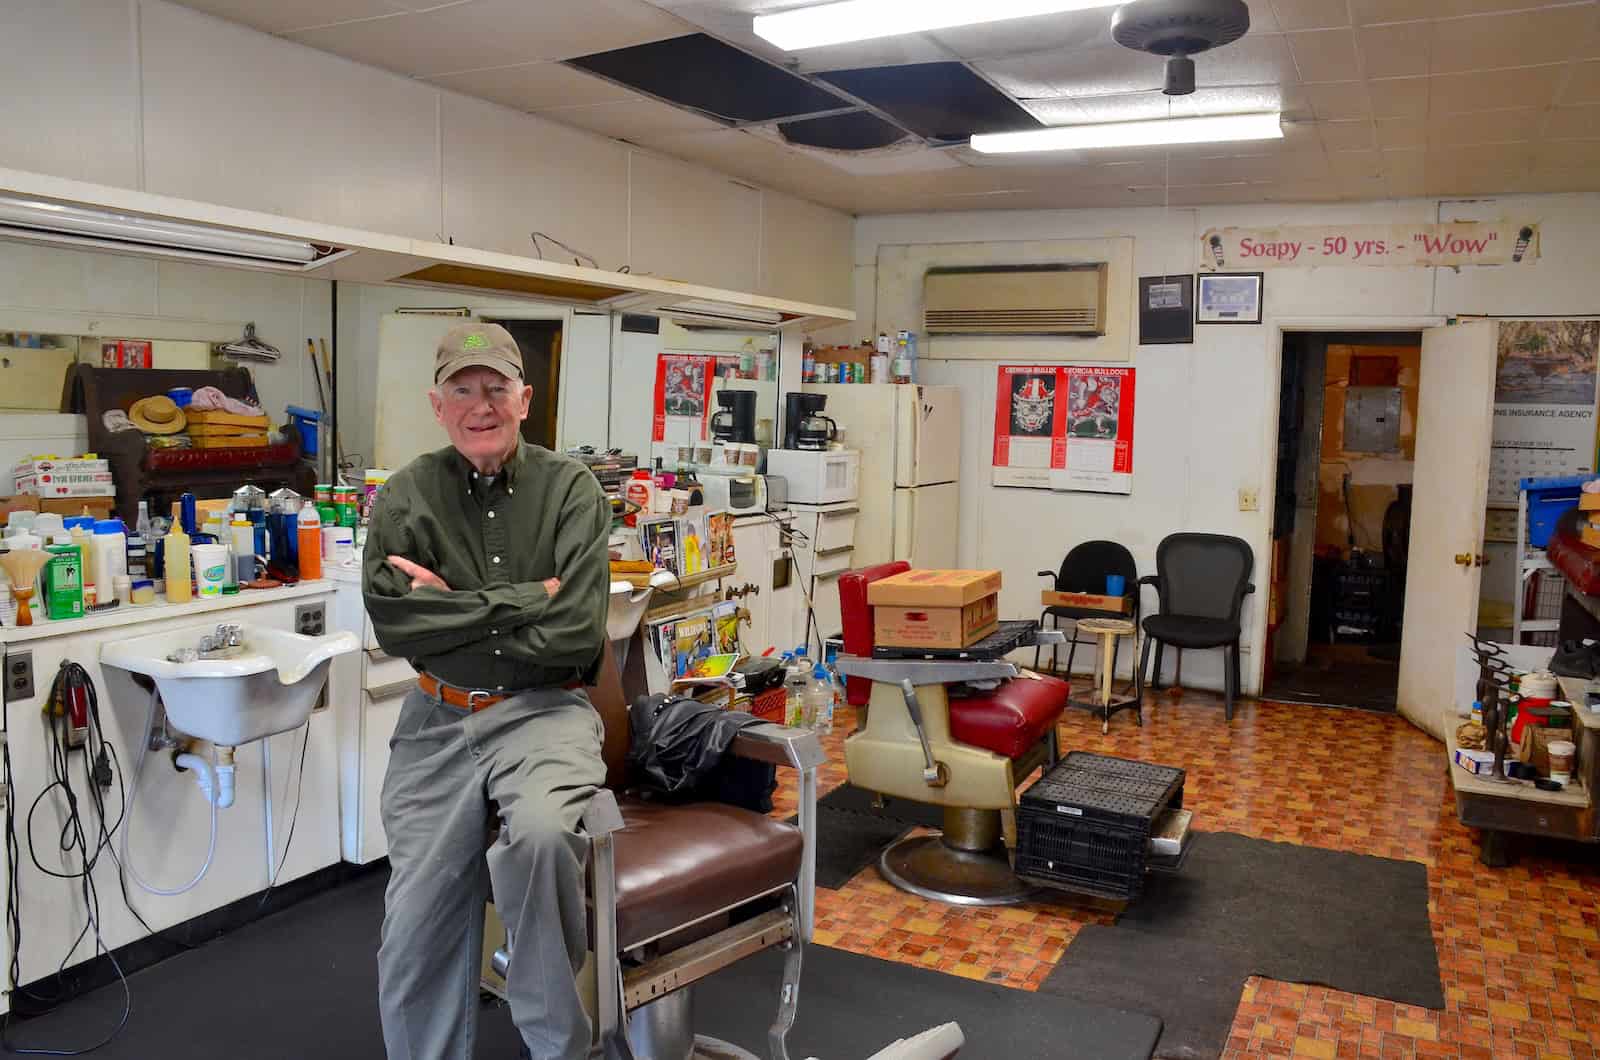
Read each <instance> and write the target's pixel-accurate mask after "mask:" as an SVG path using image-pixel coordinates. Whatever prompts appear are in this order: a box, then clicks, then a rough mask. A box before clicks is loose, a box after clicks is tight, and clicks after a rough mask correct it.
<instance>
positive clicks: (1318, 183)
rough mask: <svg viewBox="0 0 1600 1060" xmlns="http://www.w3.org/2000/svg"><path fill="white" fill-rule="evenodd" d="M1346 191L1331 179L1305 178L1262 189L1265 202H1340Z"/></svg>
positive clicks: (1270, 185)
mask: <svg viewBox="0 0 1600 1060" xmlns="http://www.w3.org/2000/svg"><path fill="white" fill-rule="evenodd" d="M1344 197H1345V196H1344V192H1343V191H1342V190H1341V189H1340V187H1339V185H1338V184H1337V183H1335V182H1334V181H1331V180H1303V181H1296V182H1293V183H1284V184H1269V185H1267V186H1266V187H1265V188H1264V189H1263V190H1262V195H1261V198H1262V201H1264V202H1338V201H1339V200H1340V199H1343V198H1344Z"/></svg>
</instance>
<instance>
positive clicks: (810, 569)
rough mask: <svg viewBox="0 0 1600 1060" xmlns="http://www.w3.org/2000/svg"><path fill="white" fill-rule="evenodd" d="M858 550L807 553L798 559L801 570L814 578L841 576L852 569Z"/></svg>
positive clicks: (847, 549)
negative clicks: (830, 575)
mask: <svg viewBox="0 0 1600 1060" xmlns="http://www.w3.org/2000/svg"><path fill="white" fill-rule="evenodd" d="M855 552H856V550H855V549H853V548H836V549H833V550H832V551H828V552H807V553H803V554H801V555H800V556H799V557H798V561H799V563H800V565H801V569H802V570H803V571H804V572H805V573H806V574H809V575H811V576H812V577H813V578H821V577H823V576H825V575H829V574H832V575H835V576H837V575H840V574H843V573H844V572H845V571H847V570H849V569H850V565H851V561H852V558H853V557H854V556H855Z"/></svg>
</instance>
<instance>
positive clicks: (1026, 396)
mask: <svg viewBox="0 0 1600 1060" xmlns="http://www.w3.org/2000/svg"><path fill="white" fill-rule="evenodd" d="M1133 406H1134V369H1132V368H1108V367H1103V366H1087V365H1001V366H1000V367H999V373H998V376H997V382H996V385H995V418H994V460H993V464H994V473H993V479H992V481H993V482H994V484H995V485H996V486H1022V487H1029V488H1033V489H1052V490H1071V491H1083V492H1089V493H1132V492H1133Z"/></svg>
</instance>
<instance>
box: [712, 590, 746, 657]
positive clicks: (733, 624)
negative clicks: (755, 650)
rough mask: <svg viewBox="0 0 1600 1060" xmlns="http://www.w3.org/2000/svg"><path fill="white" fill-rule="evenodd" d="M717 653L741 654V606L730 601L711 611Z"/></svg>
mask: <svg viewBox="0 0 1600 1060" xmlns="http://www.w3.org/2000/svg"><path fill="white" fill-rule="evenodd" d="M711 615H712V625H713V628H714V629H715V639H716V645H717V651H719V652H735V653H737V652H739V651H740V650H741V648H740V646H739V604H738V602H737V601H733V600H729V601H727V602H726V603H721V604H718V605H717V606H716V607H714V608H712V610H711Z"/></svg>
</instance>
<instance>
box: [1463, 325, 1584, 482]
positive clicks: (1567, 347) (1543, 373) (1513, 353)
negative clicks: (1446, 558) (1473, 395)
mask: <svg viewBox="0 0 1600 1060" xmlns="http://www.w3.org/2000/svg"><path fill="white" fill-rule="evenodd" d="M1497 352H1498V355H1497V357H1496V369H1495V385H1494V442H1493V447H1492V449H1491V450H1490V457H1489V505H1490V506H1491V507H1512V508H1514V507H1516V504H1517V487H1518V483H1519V482H1520V481H1521V480H1522V479H1524V478H1550V477H1554V476H1565V475H1588V474H1592V473H1593V472H1594V469H1595V423H1596V419H1595V401H1596V367H1597V362H1600V320H1503V321H1501V322H1500V337H1499V349H1498V351H1497Z"/></svg>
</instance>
